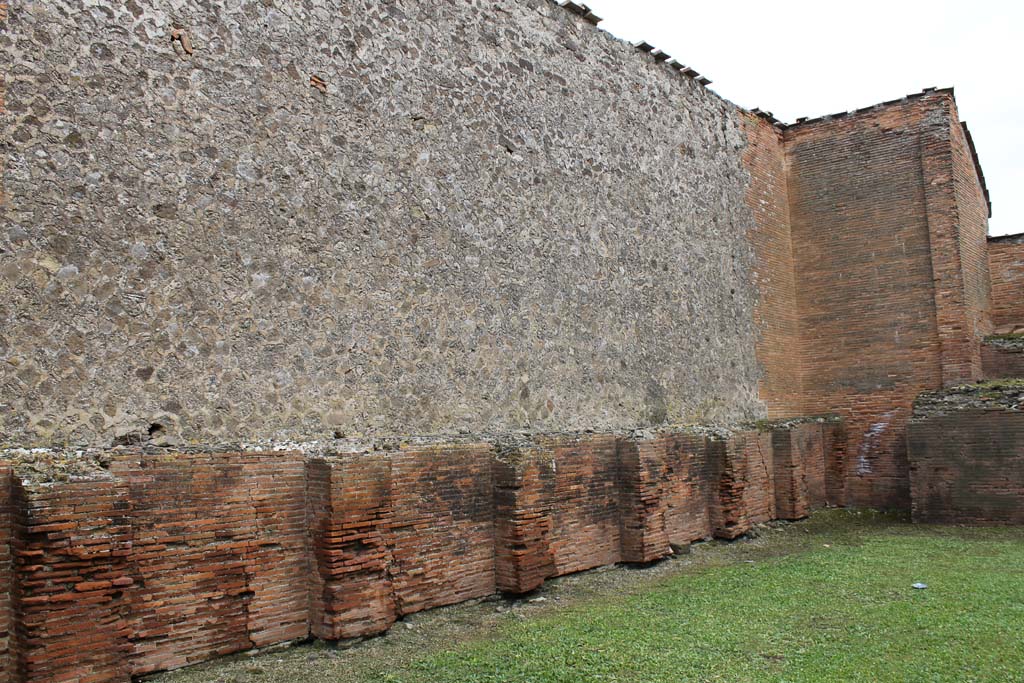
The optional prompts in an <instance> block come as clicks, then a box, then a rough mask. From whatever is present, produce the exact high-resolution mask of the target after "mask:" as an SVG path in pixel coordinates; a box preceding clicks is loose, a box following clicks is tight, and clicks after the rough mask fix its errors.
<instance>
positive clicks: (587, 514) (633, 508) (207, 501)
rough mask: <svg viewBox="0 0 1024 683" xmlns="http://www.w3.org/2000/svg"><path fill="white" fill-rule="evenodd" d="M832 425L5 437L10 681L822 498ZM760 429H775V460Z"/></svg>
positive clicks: (515, 572) (794, 509) (253, 632)
mask: <svg viewBox="0 0 1024 683" xmlns="http://www.w3.org/2000/svg"><path fill="white" fill-rule="evenodd" d="M836 427H837V423H836V422H835V421H834V420H831V419H812V420H806V421H802V422H797V423H785V424H776V423H770V424H762V425H751V426H748V427H744V428H742V429H738V430H706V429H696V428H687V429H673V428H667V427H666V428H661V429H659V430H654V431H645V432H638V433H634V434H627V435H613V434H554V435H546V436H534V437H528V436H504V437H501V438H499V439H498V440H497V443H496V444H495V443H491V442H478V441H473V440H468V439H467V440H463V441H445V440H439V441H429V442H428V441H422V440H421V441H414V442H407V443H396V444H391V445H388V444H378V446H377V447H374V448H367V447H356V446H354V445H352V444H343V443H337V444H307V445H304V446H302V448H303V449H306V450H308V451H309V452H308V453H306V454H304V453H303V452H301V451H300V450H298V446H296V445H293V446H292V447H291V448H292V450H283V449H278V450H270V451H257V450H252V449H248V450H237V449H234V450H212V451H211V450H204V449H188V450H183V451H178V450H175V451H168V450H154V449H147V450H139V449H133V448H119V449H115V450H113V451H110V450H106V451H93V452H86V453H82V452H67V453H65V452H54V451H45V450H37V451H35V452H30V451H9V452H7V453H6V454H5V457H7V458H8V459H9V460H10V461H13V463H14V473H13V476H11V467H10V466H9V465H8V464H6V463H2V468H3V469H2V471H5V472H7V473H8V476H9V479H8V483H9V484H10V485H9V486H8V487H7V488H6V489H5V490H7V491H10V492H12V493H13V499H12V505H11V506H9V507H8V508H2V509H0V512H3V510H4V509H7V510H10V511H11V512H13V519H6V520H4V519H3V518H0V521H6V522H7V523H6V524H3V525H2V527H0V534H2V535H0V581H4V582H6V583H7V586H8V588H9V589H10V591H9V595H10V596H11V600H12V605H11V607H12V609H10V610H7V609H3V607H4V606H3V605H0V618H3V619H6V620H7V621H6V622H0V631H2V628H3V626H4V624H6V625H7V628H8V631H9V632H10V633H11V634H12V638H11V640H10V646H9V647H8V648H7V650H3V649H0V654H2V655H3V657H2V658H0V672H10V675H9V676H8V678H7V679H6V680H9V681H11V682H12V683H43V682H44V681H45V682H47V683H53V682H56V681H72V680H82V681H85V680H88V681H92V682H95V683H100V682H118V683H122V682H123V683H127V682H128V681H129V680H131V678H132V677H133V676H136V677H137V676H140V675H143V674H146V673H151V672H154V671H160V670H164V669H172V668H178V667H182V666H186V665H189V664H192V663H195V662H198V661H202V660H205V659H209V658H211V657H216V656H220V655H225V654H228V653H231V652H238V651H243V650H249V649H251V648H257V647H264V646H267V645H271V644H274V643H279V642H285V641H289V640H296V639H303V638H306V637H309V636H313V637H318V638H323V639H327V640H339V639H346V638H354V637H360V636H368V635H374V634H378V633H381V632H383V631H386V630H387V629H388V628H389V627H390V626H391V625H392V624H393V623H394V622H395V621H396V620H397V619H400V618H401V617H402V616H404V615H407V614H411V613H414V612H417V611H419V610H423V609H428V608H431V607H437V606H440V605H447V604H453V603H457V602H462V601H465V600H470V599H473V598H480V597H484V596H488V595H491V594H493V593H495V591H499V590H500V591H505V592H509V593H525V592H528V591H531V590H533V589H535V588H537V587H538V586H540V585H541V584H542V583H543V582H544V580H546V579H548V578H550V577H555V576H560V575H564V574H570V573H573V572H578V571H582V570H585V569H590V568H593V567H598V566H602V565H608V564H614V563H617V562H651V561H654V560H657V559H660V558H663V557H666V556H668V555H671V554H672V553H673V548H675V549H677V550H678V549H681V548H685V546H687V545H688V544H689V543H690V542H692V541H695V540H701V539H705V538H709V537H712V536H714V537H718V538H730V539H731V538H736V537H737V536H740V535H742V534H744V533H746V532H748V531H749V530H750V529H751V528H752V527H753V526H754V525H756V524H760V523H763V522H768V521H770V520H773V519H777V518H786V519H790V518H797V517H802V516H804V515H806V514H807V513H808V511H810V510H811V509H813V508H814V507H820V506H822V505H824V504H825V502H826V501H825V496H824V487H823V485H822V482H821V480H820V479H821V478H820V473H822V472H824V471H826V463H827V462H828V461H829V460H830V459H831V458H832V457H833V456H832V454H830V453H826V452H825V451H824V444H826V443H829V442H830V441H829V437H828V436H827V434H829V433H831V432H832V431H834V429H835V428H836ZM775 443H780V444H781V443H785V444H787V447H786V449H785V453H784V454H781V453H780V457H779V458H776V457H775V447H774V446H773V444H775ZM790 444H792V447H790ZM797 444H799V447H797ZM779 463H783V464H782V465H781V466H780V465H779ZM4 539H10V540H11V543H12V547H13V557H5V556H4V555H3V548H4V547H6V544H4V543H2V541H3V540H4ZM7 594H8V593H6V592H5V595H7ZM0 642H2V641H0Z"/></svg>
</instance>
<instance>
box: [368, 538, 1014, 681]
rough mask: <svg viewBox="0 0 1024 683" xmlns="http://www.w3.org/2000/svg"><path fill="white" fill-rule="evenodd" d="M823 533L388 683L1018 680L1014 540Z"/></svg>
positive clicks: (524, 627)
mask: <svg viewBox="0 0 1024 683" xmlns="http://www.w3.org/2000/svg"><path fill="white" fill-rule="evenodd" d="M837 540H838V541H839V542H838V543H836V544H829V545H831V546H832V547H831V548H825V547H824V545H823V546H822V548H821V549H820V550H816V551H813V552H808V553H806V554H801V555H798V556H794V557H787V558H784V559H780V560H777V561H770V562H756V561H755V563H754V564H746V563H741V564H736V565H733V566H729V567H725V568H720V569H716V570H714V571H709V572H706V573H701V574H696V575H682V576H676V577H673V578H672V579H670V580H667V581H664V582H661V583H660V584H659V585H656V586H653V587H651V588H650V590H648V591H647V592H645V593H644V594H642V595H636V596H631V597H629V598H628V599H625V600H621V601H614V602H612V603H610V604H593V603H591V604H582V605H578V606H576V607H574V608H571V609H569V610H567V611H565V612H564V613H561V614H555V615H551V616H547V617H544V618H540V619H537V620H533V621H526V622H521V623H517V624H515V625H513V626H510V627H507V628H505V629H504V631H503V632H502V633H501V635H500V636H499V637H497V638H494V639H490V640H486V641H482V642H478V643H473V644H470V645H466V646H463V647H457V648H450V649H446V650H445V651H443V652H441V653H438V654H436V655H433V656H429V657H425V658H423V659H422V660H421V661H419V662H417V663H416V664H415V665H414V666H413V667H412V674H411V675H410V674H408V673H396V674H395V675H394V676H392V677H390V680H394V681H452V682H456V681H457V682H459V683H469V682H470V681H480V682H484V681H486V682H492V681H493V682H495V683H497V682H498V681H502V682H504V681H509V682H511V681H516V682H520V681H521V682H524V683H525V682H526V681H531V682H536V683H541V682H544V683H573V682H576V681H652V682H653V681H666V682H668V681H673V682H674V681H730V682H734V681H808V682H811V681H814V682H821V681H1024V542H1022V539H1021V537H1020V535H1019V534H1017V533H1005V532H1004V533H1000V532H998V531H995V532H993V531H990V530H982V531H976V532H972V531H961V532H959V533H957V534H952V535H951V534H948V533H947V534H934V535H925V534H911V535H908V534H906V533H897V534H893V533H884V532H880V533H877V534H867V536H866V538H863V539H861V542H860V543H856V544H851V543H850V541H851V540H853V539H849V538H840V539H837ZM844 541H845V542H844ZM918 581H920V582H923V583H926V584H927V585H928V588H927V589H925V590H915V589H913V588H912V587H911V586H912V584H914V583H915V582H918ZM383 680H389V677H387V676H385V677H384V678H383Z"/></svg>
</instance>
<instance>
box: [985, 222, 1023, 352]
mask: <svg viewBox="0 0 1024 683" xmlns="http://www.w3.org/2000/svg"><path fill="white" fill-rule="evenodd" d="M988 264H989V272H990V273H991V277H992V323H993V325H994V326H995V327H996V328H1006V327H1007V326H1012V327H1024V234H1020V235H1007V236H1005V237H992V238H990V239H989V240H988ZM1002 331H1005V332H1012V330H1010V329H1003V330H1002Z"/></svg>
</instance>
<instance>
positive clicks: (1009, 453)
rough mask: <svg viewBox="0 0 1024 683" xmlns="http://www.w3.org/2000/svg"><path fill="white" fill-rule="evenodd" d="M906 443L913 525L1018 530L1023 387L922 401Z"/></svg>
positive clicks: (986, 387)
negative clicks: (1011, 527) (1014, 527)
mask: <svg viewBox="0 0 1024 683" xmlns="http://www.w3.org/2000/svg"><path fill="white" fill-rule="evenodd" d="M907 441H908V452H909V457H910V487H911V511H912V515H913V518H914V521H918V522H937V523H959V524H1024V381H1017V382H1000V383H990V384H982V385H978V386H972V387H961V388H958V389H956V390H953V391H951V392H942V393H938V394H929V395H926V396H924V397H922V399H919V401H918V405H917V407H916V408H915V416H914V419H913V420H912V421H911V423H910V427H909V430H908V438H907Z"/></svg>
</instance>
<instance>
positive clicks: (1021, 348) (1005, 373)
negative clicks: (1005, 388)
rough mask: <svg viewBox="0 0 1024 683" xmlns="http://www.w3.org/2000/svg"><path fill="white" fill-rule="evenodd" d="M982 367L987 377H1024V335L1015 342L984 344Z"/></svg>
mask: <svg viewBox="0 0 1024 683" xmlns="http://www.w3.org/2000/svg"><path fill="white" fill-rule="evenodd" d="M981 367H982V372H983V373H984V375H985V377H986V378H987V379H1007V378H1020V377H1024V337H1022V338H1021V339H1020V341H1019V342H1016V343H1013V344H1009V343H1005V342H1004V343H992V342H989V343H985V344H982V345H981Z"/></svg>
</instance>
